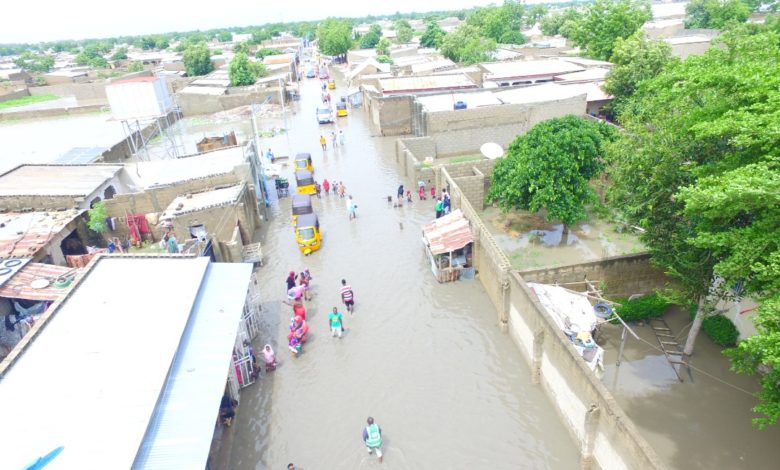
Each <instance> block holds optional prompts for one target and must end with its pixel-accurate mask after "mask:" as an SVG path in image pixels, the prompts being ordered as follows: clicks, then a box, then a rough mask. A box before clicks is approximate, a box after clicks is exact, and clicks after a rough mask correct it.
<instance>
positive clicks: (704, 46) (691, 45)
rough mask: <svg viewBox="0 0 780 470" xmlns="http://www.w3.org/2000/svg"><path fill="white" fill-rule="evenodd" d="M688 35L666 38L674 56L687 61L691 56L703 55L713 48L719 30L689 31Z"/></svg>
mask: <svg viewBox="0 0 780 470" xmlns="http://www.w3.org/2000/svg"><path fill="white" fill-rule="evenodd" d="M685 33H687V34H686V35H682V36H675V37H672V38H666V39H664V41H666V42H667V43H668V44H669V45H670V46H672V55H673V56H676V57H679V58H681V59H685V58H687V57H688V56H690V55H701V54H704V53H705V52H707V50H708V49H709V48H710V47H712V39H713V38H714V37H715V36H716V35H717V30H688V31H685Z"/></svg>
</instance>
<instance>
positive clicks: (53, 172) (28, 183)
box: [0, 164, 123, 197]
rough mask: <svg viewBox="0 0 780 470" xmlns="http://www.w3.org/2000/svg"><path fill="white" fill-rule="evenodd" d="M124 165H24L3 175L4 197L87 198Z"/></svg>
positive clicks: (0, 191)
mask: <svg viewBox="0 0 780 470" xmlns="http://www.w3.org/2000/svg"><path fill="white" fill-rule="evenodd" d="M122 168H123V167H122V166H121V165H103V164H97V165H21V166H18V167H16V168H14V169H12V170H9V171H7V172H6V173H4V174H2V175H0V197H3V196H88V195H90V194H92V193H93V192H94V191H95V190H97V189H98V188H99V187H100V186H101V185H102V184H103V183H105V182H106V181H108V180H110V179H111V178H113V177H114V176H116V174H117V173H119V172H120V171H122Z"/></svg>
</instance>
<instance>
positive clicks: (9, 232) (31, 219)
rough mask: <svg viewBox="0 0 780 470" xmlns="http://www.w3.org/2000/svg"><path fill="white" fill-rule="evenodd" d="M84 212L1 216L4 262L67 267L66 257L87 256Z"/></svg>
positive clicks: (0, 254)
mask: <svg viewBox="0 0 780 470" xmlns="http://www.w3.org/2000/svg"><path fill="white" fill-rule="evenodd" d="M88 241H89V240H88V235H87V230H86V221H85V219H84V218H83V217H81V211H78V210H74V209H69V210H61V211H55V210H48V211H28V212H0V259H10V258H31V259H32V260H33V261H36V262H42V263H49V264H58V265H61V266H65V265H66V263H67V261H66V256H68V255H82V254H87V253H88V252H87V249H86V246H87V245H88V244H89V243H88Z"/></svg>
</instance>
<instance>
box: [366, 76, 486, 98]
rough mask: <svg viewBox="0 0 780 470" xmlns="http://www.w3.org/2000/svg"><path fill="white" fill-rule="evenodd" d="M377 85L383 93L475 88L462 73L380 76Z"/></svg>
mask: <svg viewBox="0 0 780 470" xmlns="http://www.w3.org/2000/svg"><path fill="white" fill-rule="evenodd" d="M379 86H380V88H381V89H382V92H383V93H385V94H388V93H414V92H426V91H438V90H457V89H467V88H477V85H476V84H475V83H474V82H473V81H471V79H470V78H469V77H467V76H466V75H462V74H461V75H428V76H424V77H394V78H382V79H380V80H379Z"/></svg>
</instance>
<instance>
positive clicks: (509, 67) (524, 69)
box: [479, 59, 585, 88]
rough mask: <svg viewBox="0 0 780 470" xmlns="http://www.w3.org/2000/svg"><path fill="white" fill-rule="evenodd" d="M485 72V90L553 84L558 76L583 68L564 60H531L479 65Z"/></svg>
mask: <svg viewBox="0 0 780 470" xmlns="http://www.w3.org/2000/svg"><path fill="white" fill-rule="evenodd" d="M479 65H480V67H482V69H483V70H484V71H485V79H484V81H485V83H484V86H485V88H489V87H505V86H517V85H533V84H537V83H544V82H552V81H553V80H554V79H555V76H556V75H562V74H564V73H572V72H581V71H582V70H585V67H582V66H580V65H577V64H573V63H571V62H565V61H562V60H556V59H548V60H529V61H514V62H489V63H483V64H479Z"/></svg>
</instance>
